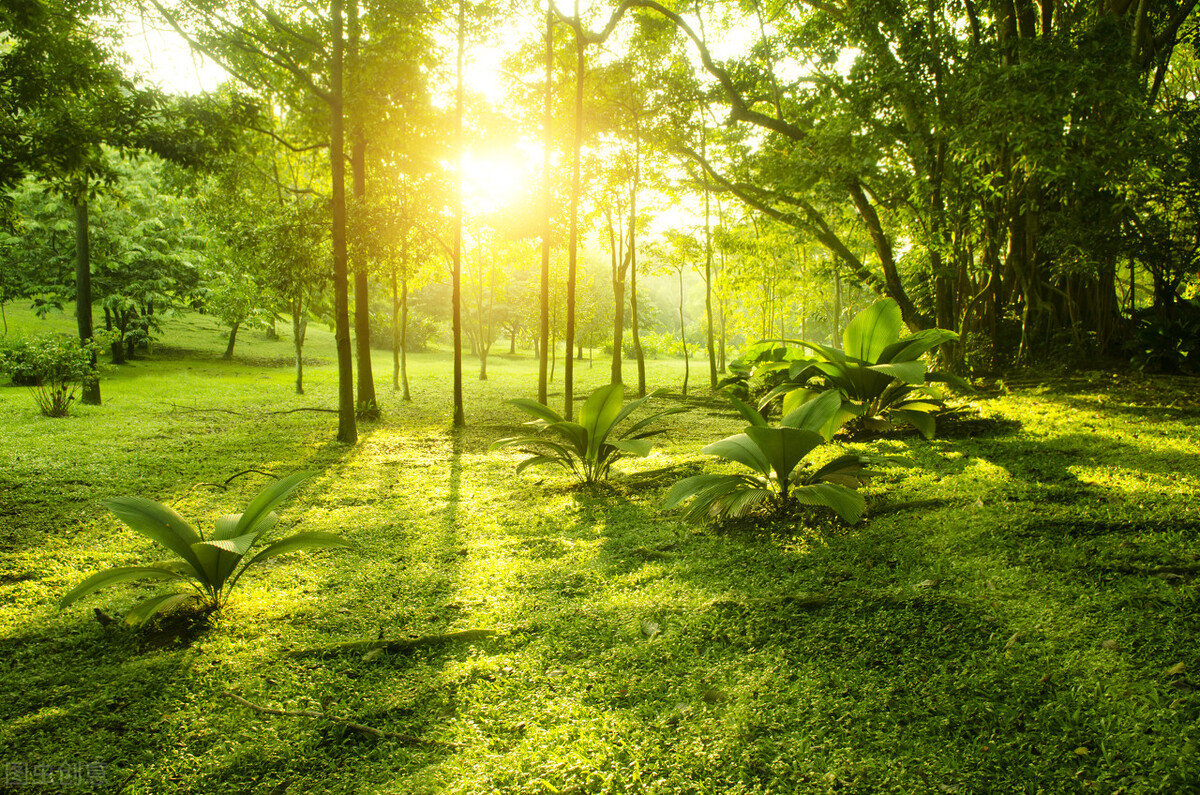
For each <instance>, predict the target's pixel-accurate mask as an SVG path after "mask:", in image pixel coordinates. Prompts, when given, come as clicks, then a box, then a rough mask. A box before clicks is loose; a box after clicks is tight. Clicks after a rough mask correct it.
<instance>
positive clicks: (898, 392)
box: [759, 298, 966, 438]
mask: <svg viewBox="0 0 1200 795" xmlns="http://www.w3.org/2000/svg"><path fill="white" fill-rule="evenodd" d="M902 328H903V321H902V319H901V316H900V307H899V305H898V304H897V303H896V302H895V301H894V300H892V299H891V298H885V299H883V300H880V301H876V302H875V303H874V304H872V305H871V306H869V307H867V308H866V309H864V310H863V311H862V312H859V313H858V314H857V315H856V316H855V317H854V319H853V320H851V321H850V323H849V324H848V325H847V326H846V330H845V332H844V333H843V335H842V342H843V347H842V350H838V349H837V348H834V347H831V346H828V345H821V344H819V343H815V342H805V341H803V340H798V341H794V343H792V344H795V345H799V346H800V347H802V348H807V349H808V350H810V351H812V352H813V353H814V354H815V356H812V357H807V358H798V359H792V360H789V358H788V357H781V359H780V361H778V362H772V363H767V364H765V365H763V366H762V367H760V368H759V369H760V370H772V371H782V370H784V369H786V371H787V378H786V379H784V380H783V381H782V382H781V383H779V384H778V385H776V386H775V387H774V388H772V389H771V391H770V392H768V393H767V395H766V397H764V398H763V399H762V401H761V403H760V406H762V405H767V404H769V403H770V402H772V401H774V400H781V401H782V411H783V413H784V414H788V413H789V412H791V411H794V410H795V409H796V408H797V407H799V406H801V405H803V404H804V403H806V402H807V401H810V400H812V399H813V398H815V397H816V396H818V395H820V394H822V393H824V392H826V391H829V390H834V391H836V392H837V393H838V394H840V395H841V397H842V407H841V409H840V410H839V411H838V412H837V413H836V414H835V415H834V416H832V417H831V418H830V420H829V423H830V425H829V426H828V428H827V430H829V431H830V432H832V431H833V430H836V428H837V427H840V426H841V425H843V424H845V423H850V425H851V427H857V428H861V429H863V430H866V431H886V430H890V429H891V428H892V427H894V426H898V425H911V426H913V427H915V428H916V429H917V430H918V431H920V432H921V434H922V435H923V436H925V437H926V438H931V437H932V436H933V435H934V431H935V423H934V415H936V414H937V413H938V412H940V411H941V410H942V409H943V408H945V403H944V401H943V397H942V394H941V392H940V391H938V390H937V389H935V388H934V387H933V386H931V385H930V383H929V382H932V381H941V382H949V383H954V384H956V385H959V386H962V387H966V384H965V383H964V382H963V381H962V380H961V379H959V378H957V377H956V376H954V375H952V374H950V373H943V372H936V371H931V370H929V367H928V365H927V364H926V363H925V361H923V357H924V356H925V354H926V353H928V352H929V351H931V350H933V349H934V348H936V347H937V346H939V345H941V344H943V343H946V342H951V341H954V340H957V339H958V335H957V334H956V333H955V332H953V331H947V330H945V329H925V330H923V331H918V332H916V333H915V334H910V335H908V336H905V337H901V336H900V333H901V330H902Z"/></svg>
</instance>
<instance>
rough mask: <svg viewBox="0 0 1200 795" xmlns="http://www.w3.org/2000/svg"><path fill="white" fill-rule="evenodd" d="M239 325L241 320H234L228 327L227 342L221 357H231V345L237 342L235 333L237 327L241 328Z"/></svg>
mask: <svg viewBox="0 0 1200 795" xmlns="http://www.w3.org/2000/svg"><path fill="white" fill-rule="evenodd" d="M241 326H242V321H240V320H235V321H234V322H233V325H232V326H230V327H229V344H227V345H226V346H225V355H224V356H222V357H221V358H223V359H232V358H233V346H234V344H236V343H237V333H238V329H239V328H241Z"/></svg>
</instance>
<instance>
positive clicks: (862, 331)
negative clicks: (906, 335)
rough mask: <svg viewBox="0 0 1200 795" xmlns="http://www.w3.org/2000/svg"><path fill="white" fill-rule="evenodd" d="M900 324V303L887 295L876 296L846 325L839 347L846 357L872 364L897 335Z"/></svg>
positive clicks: (898, 336) (896, 338)
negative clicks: (885, 296)
mask: <svg viewBox="0 0 1200 795" xmlns="http://www.w3.org/2000/svg"><path fill="white" fill-rule="evenodd" d="M903 325H904V321H903V319H902V318H901V315H900V305H899V304H897V303H896V302H895V300H893V299H891V298H883V299H880V300H878V301H876V302H875V303H873V304H871V305H870V306H868V307H867V308H866V309H864V310H863V311H861V312H859V313H858V314H857V315H855V316H854V319H853V320H851V321H850V323H849V325H847V326H846V330H845V332H843V334H842V347H843V348H844V349H845V351H846V355H847V356H849V357H851V358H855V359H858V360H860V361H863V362H867V363H868V364H874V363H876V362H878V361H879V356H880V355H881V354H882V353H883V352H884V351H885V350H886V349H887V347H888V346H889V345H891V344H892V343H893V342H895V341H896V340H898V339H899V338H900V329H901V328H902V326H903Z"/></svg>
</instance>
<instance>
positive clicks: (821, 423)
mask: <svg viewBox="0 0 1200 795" xmlns="http://www.w3.org/2000/svg"><path fill="white" fill-rule="evenodd" d="M795 391H797V392H806V391H808V390H799V389H798V390H795ZM789 398H791V393H789V394H788V395H786V396H785V397H784V399H783V405H784V406H787V405H788V403H789ZM841 409H842V395H841V393H840V392H838V391H837V390H836V389H827V390H825V391H824V392H822V393H821V394H819V395H817V396H816V397H815V398H812V399H810V400H808V401H807V402H804V403H802V404H801V405H800V406H799V408H796V409H794V410H792V411H789V412H788V413H787V414H786V415H785V416H784V417H783V419H781V420H780V421H779V424H780V425H785V426H787V427H789V428H801V429H803V430H808V431H813V432H815V433H820V434H821V435H822V436H824V437H825V438H826V439H828V438H829V437H830V436H832V433H830V434H829V435H826V434H825V433H824V432H823V430H824V429H825V428H826V427H827V426H828V425H829V422H830V420H832V419H834V418H835V417H837V416H838V415H839V413H840V412H841ZM839 425H840V424H839Z"/></svg>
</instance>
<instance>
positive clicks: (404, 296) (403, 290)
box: [400, 255, 412, 402]
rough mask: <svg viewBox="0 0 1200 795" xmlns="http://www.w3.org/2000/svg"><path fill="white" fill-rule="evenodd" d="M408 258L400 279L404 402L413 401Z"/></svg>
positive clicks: (401, 382) (402, 395)
mask: <svg viewBox="0 0 1200 795" xmlns="http://www.w3.org/2000/svg"><path fill="white" fill-rule="evenodd" d="M407 260H408V257H407V255H405V265H404V274H403V275H402V276H401V277H400V388H401V389H402V390H403V391H402V393H401V397H402V399H403V400H406V401H409V402H411V401H412V393H411V392H409V389H408V263H407Z"/></svg>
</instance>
